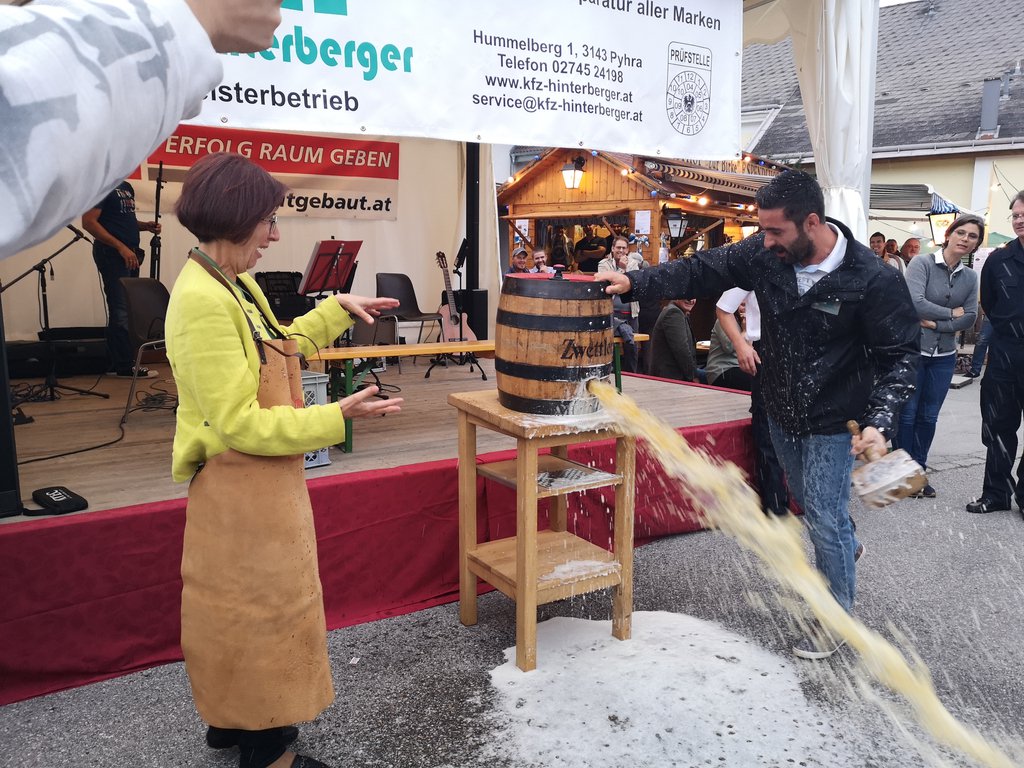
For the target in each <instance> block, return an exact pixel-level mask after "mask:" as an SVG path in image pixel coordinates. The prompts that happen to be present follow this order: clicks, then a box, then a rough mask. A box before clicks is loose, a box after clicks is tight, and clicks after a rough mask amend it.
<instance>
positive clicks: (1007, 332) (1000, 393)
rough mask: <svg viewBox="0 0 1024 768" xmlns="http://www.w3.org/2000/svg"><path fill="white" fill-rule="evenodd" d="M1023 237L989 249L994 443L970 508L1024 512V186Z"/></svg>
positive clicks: (989, 443) (989, 416)
mask: <svg viewBox="0 0 1024 768" xmlns="http://www.w3.org/2000/svg"><path fill="white" fill-rule="evenodd" d="M1010 223H1011V224H1012V226H1013V233H1014V234H1015V235H1017V239H1016V240H1013V241H1011V242H1009V243H1007V244H1006V245H1004V246H1003V247H1002V248H997V249H996V250H994V251H992V253H990V254H989V255H988V258H987V259H986V260H985V266H984V267H982V269H981V306H982V309H984V310H985V315H986V316H987V318H988V320H989V322H991V323H992V340H991V342H990V346H989V348H988V366H987V367H986V368H985V377H984V378H983V379H982V380H981V441H982V442H983V443H984V444H985V447H986V448H987V449H988V453H987V455H986V457H985V480H984V484H983V485H982V491H981V498H979V499H977V500H975V501H972V502H971V503H970V504H968V505H967V511H968V512H976V513H986V512H1003V511H1008V510H1009V509H1010V499H1011V497H1013V498H1014V499H1015V500H1016V502H1017V507H1018V509H1020V510H1021V512H1022V513H1024V460H1022V461H1021V462H1020V463H1019V464H1018V465H1017V482H1016V483H1014V481H1013V461H1014V457H1015V456H1016V454H1017V429H1018V428H1019V427H1020V422H1021V414H1022V413H1024V190H1022V191H1020V192H1018V193H1017V195H1016V196H1015V197H1014V198H1013V201H1012V202H1011V203H1010Z"/></svg>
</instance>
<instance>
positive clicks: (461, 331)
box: [436, 251, 477, 341]
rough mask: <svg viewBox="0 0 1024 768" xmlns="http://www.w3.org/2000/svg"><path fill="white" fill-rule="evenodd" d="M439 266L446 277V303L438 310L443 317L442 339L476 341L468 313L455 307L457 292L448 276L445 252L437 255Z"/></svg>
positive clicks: (439, 252)
mask: <svg viewBox="0 0 1024 768" xmlns="http://www.w3.org/2000/svg"><path fill="white" fill-rule="evenodd" d="M436 259H437V266H439V267H440V268H441V274H442V275H444V297H445V303H444V304H442V305H441V306H440V307H438V308H437V314H439V315H440V316H441V337H442V338H443V339H444V340H445V341H476V340H477V338H476V334H475V333H473V329H472V328H470V327H469V320H468V319H467V318H466V313H465V312H462V313H461V314H460V313H459V308H458V307H457V306H456V305H455V292H454V291H453V290H452V279H451V276H450V275H449V274H448V259H447V257H446V256H445V255H444V252H443V251H438V252H437V255H436Z"/></svg>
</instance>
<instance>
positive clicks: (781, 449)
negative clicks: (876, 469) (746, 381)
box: [768, 419, 857, 612]
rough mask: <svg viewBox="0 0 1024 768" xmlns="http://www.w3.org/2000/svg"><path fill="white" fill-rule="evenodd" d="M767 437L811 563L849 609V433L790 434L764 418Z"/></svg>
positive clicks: (852, 545)
mask: <svg viewBox="0 0 1024 768" xmlns="http://www.w3.org/2000/svg"><path fill="white" fill-rule="evenodd" d="M768 425H769V428H770V429H771V434H772V443H774V445H775V452H776V453H777V454H778V457H779V462H780V463H781V464H782V468H783V470H785V472H786V480H787V481H788V483H789V491H790V493H792V494H793V497H794V498H795V499H796V502H797V504H799V505H800V508H801V509H802V510H803V511H804V519H805V522H806V523H807V527H808V531H809V533H810V535H811V543H812V544H813V545H814V564H815V565H816V566H817V568H818V570H819V571H821V574H822V575H823V576H824V577H825V581H826V582H828V587H829V591H830V592H831V593H832V597H834V598H835V599H836V602H838V603H839V604H840V605H841V606H843V608H844V609H846V611H847V612H849V611H851V610H853V596H854V593H855V592H856V588H857V571H856V568H855V566H854V563H853V553H854V551H855V550H856V549H857V537H856V535H855V534H854V530H853V521H852V520H851V519H850V510H849V502H850V473H851V472H852V471H853V456H852V455H851V454H850V436H849V435H848V434H847V433H845V432H840V433H838V434H835V435H804V436H799V435H791V434H789V433H788V432H785V431H783V430H782V429H781V428H780V427H779V425H778V424H776V423H775V422H774V421H772V420H771V419H769V421H768Z"/></svg>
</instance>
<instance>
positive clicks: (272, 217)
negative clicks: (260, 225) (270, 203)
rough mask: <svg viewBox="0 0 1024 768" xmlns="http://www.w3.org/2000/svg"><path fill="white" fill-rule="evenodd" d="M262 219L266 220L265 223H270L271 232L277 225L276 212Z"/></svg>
mask: <svg viewBox="0 0 1024 768" xmlns="http://www.w3.org/2000/svg"><path fill="white" fill-rule="evenodd" d="M263 221H265V222H267V224H269V225H270V231H271V232H273V231H274V229H275V228H276V227H277V214H276V213H274V214H271V215H270V216H268V217H267V218H265V219H263Z"/></svg>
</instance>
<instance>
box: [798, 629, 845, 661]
mask: <svg viewBox="0 0 1024 768" xmlns="http://www.w3.org/2000/svg"><path fill="white" fill-rule="evenodd" d="M809 630H810V633H811V634H810V635H809V636H807V637H805V638H803V639H802V640H800V641H799V642H798V643H797V644H796V645H794V646H793V655H794V656H796V657H798V658H801V659H810V660H812V661H818V660H820V659H827V658H828V657H829V656H831V655H832V654H834V653H835V652H836V651H838V650H839V649H840V648H842V647H843V646H844V645H846V641H845V640H843V639H842V638H838V639H836V638H834V637H832V635H831V634H830V633H829V632H828V631H827V630H826V629H824V628H823V627H822V626H821V625H820V624H819V623H818V622H817V621H815V622H813V623H812V624H811V626H810V628H809Z"/></svg>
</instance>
